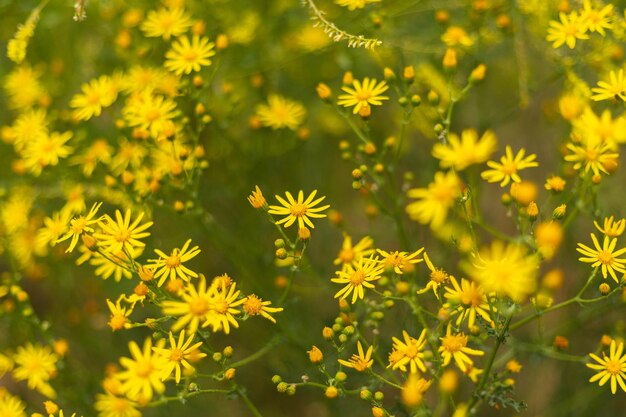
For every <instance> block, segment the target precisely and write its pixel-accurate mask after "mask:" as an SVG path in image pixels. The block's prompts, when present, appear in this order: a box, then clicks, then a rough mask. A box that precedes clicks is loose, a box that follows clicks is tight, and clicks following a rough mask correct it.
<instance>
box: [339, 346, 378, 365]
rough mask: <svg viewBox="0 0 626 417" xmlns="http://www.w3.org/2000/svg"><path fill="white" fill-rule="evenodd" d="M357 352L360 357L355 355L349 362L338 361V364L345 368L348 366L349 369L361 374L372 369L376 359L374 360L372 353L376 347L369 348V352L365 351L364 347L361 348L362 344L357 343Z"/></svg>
mask: <svg viewBox="0 0 626 417" xmlns="http://www.w3.org/2000/svg"><path fill="white" fill-rule="evenodd" d="M356 344H357V350H358V352H359V354H358V355H355V354H353V355H352V356H351V357H350V360H349V361H346V360H343V359H337V362H339V363H340V364H342V365H343V366H347V367H348V368H353V369H355V370H357V371H359V372H363V371H365V370H366V369H368V368H370V367H371V366H372V364H373V363H374V359H372V352H373V350H374V346H371V345H370V347H368V348H367V352H364V351H363V346H361V342H360V341H357V342H356Z"/></svg>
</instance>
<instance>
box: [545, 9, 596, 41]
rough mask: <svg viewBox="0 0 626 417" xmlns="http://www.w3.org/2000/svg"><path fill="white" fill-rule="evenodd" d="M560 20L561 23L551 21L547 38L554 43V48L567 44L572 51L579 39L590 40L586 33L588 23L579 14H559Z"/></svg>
mask: <svg viewBox="0 0 626 417" xmlns="http://www.w3.org/2000/svg"><path fill="white" fill-rule="evenodd" d="M559 19H560V20H561V21H560V22H557V21H555V20H551V21H550V27H549V28H548V36H546V40H547V41H548V42H552V47H553V48H558V47H560V46H561V45H563V44H567V46H568V47H569V48H570V49H574V47H575V46H576V40H577V39H589V35H587V33H586V32H587V23H586V22H585V20H583V19H582V18H581V16H579V15H578V13H577V12H571V13H570V14H569V15H567V14H565V13H559Z"/></svg>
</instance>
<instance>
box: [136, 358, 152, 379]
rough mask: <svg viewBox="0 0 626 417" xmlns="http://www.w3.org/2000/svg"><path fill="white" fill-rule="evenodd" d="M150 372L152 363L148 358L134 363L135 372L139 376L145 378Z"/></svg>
mask: <svg viewBox="0 0 626 417" xmlns="http://www.w3.org/2000/svg"><path fill="white" fill-rule="evenodd" d="M151 373H152V363H151V362H150V361H149V360H146V359H144V360H140V361H137V364H136V365H135V374H136V375H137V376H138V377H139V378H147V377H149V376H150V374H151Z"/></svg>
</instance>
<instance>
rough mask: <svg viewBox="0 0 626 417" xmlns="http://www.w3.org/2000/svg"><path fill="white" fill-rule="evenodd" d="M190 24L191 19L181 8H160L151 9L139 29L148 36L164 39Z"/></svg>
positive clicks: (179, 33) (183, 30) (183, 29)
mask: <svg viewBox="0 0 626 417" xmlns="http://www.w3.org/2000/svg"><path fill="white" fill-rule="evenodd" d="M190 26H191V19H190V18H189V16H188V15H187V14H186V13H185V11H184V10H183V9H179V8H171V9H169V8H160V9H159V10H151V11H150V12H149V13H148V17H147V18H146V20H145V21H144V22H143V24H142V25H141V30H142V31H143V32H144V33H145V34H146V36H148V37H154V38H158V37H162V38H163V39H165V40H166V41H168V40H170V38H171V37H172V36H179V35H181V34H183V33H185V32H186V31H187V29H189V27H190Z"/></svg>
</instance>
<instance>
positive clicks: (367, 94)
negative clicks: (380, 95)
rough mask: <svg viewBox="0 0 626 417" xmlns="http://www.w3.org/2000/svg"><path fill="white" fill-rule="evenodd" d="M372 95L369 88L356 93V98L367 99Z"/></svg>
mask: <svg viewBox="0 0 626 417" xmlns="http://www.w3.org/2000/svg"><path fill="white" fill-rule="evenodd" d="M371 97H372V92H371V91H369V90H360V91H358V92H357V93H356V99H357V100H359V101H367V100H369V99H370V98H371Z"/></svg>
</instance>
